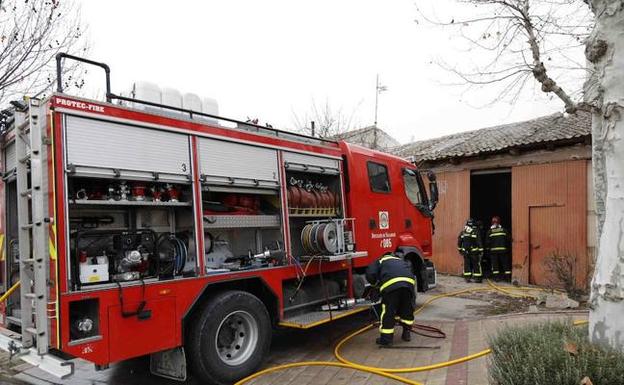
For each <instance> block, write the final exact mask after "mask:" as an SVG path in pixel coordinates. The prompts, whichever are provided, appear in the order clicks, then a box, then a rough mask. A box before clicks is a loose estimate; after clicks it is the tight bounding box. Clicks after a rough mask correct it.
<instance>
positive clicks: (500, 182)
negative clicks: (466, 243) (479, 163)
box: [470, 169, 511, 233]
mask: <svg viewBox="0 0 624 385" xmlns="http://www.w3.org/2000/svg"><path fill="white" fill-rule="evenodd" d="M495 215H498V216H499V217H500V218H501V224H502V225H503V227H504V228H505V229H507V230H508V231H509V232H510V233H511V171H510V170H508V169H504V170H495V171H475V172H473V173H472V175H471V176H470V216H471V217H472V218H474V219H475V220H478V221H479V220H480V221H482V223H483V228H484V231H485V230H487V229H488V228H489V227H490V221H491V219H492V217H493V216H495Z"/></svg>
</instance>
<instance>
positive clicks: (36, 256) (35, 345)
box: [0, 99, 73, 378]
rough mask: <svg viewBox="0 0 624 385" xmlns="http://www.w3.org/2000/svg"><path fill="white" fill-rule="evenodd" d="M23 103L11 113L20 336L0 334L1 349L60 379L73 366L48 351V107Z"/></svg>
mask: <svg viewBox="0 0 624 385" xmlns="http://www.w3.org/2000/svg"><path fill="white" fill-rule="evenodd" d="M27 102H28V104H27V105H26V104H25V105H23V106H22V107H23V108H19V109H17V110H16V112H15V129H16V133H15V134H16V135H15V155H16V160H17V162H16V173H17V217H18V227H19V232H18V234H19V238H18V239H19V277H20V313H21V314H20V318H21V322H20V323H21V336H19V335H15V334H10V333H1V334H0V347H2V348H4V349H5V350H8V351H9V352H10V353H11V354H14V355H17V356H20V358H22V359H23V360H24V361H26V362H28V363H30V364H32V365H35V366H38V367H40V368H41V369H43V370H45V371H47V372H49V373H51V374H54V375H56V376H58V377H61V378H63V377H67V376H69V375H71V374H72V373H73V363H70V362H67V361H65V360H62V359H60V358H57V357H54V356H52V355H50V354H49V352H48V350H49V329H50V328H49V317H48V292H49V290H50V287H49V282H50V280H49V275H50V254H49V250H48V231H49V224H50V216H49V215H48V214H47V193H46V191H47V185H46V184H45V183H47V168H46V166H47V151H46V148H45V147H44V146H43V142H44V135H45V134H46V130H45V129H46V112H47V105H46V103H42V102H41V101H40V100H38V99H29V100H28V101H27ZM54 317H56V309H55V315H54ZM54 317H52V318H54Z"/></svg>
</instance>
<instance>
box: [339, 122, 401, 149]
mask: <svg viewBox="0 0 624 385" xmlns="http://www.w3.org/2000/svg"><path fill="white" fill-rule="evenodd" d="M375 133H377V138H376V139H377V144H376V145H377V149H380V150H389V149H391V148H394V147H397V146H399V145H400V143H399V142H398V141H397V140H396V139H394V138H393V137H392V136H390V135H389V134H388V133H387V132H385V131H384V130H382V129H380V128H379V127H376V126H368V127H363V128H358V129H355V130H351V131H346V132H343V133H340V134H336V135H334V136H332V137H330V139H336V140H344V141H345V142H349V143H353V144H358V145H360V146H364V147H368V148H373V147H375V143H374V142H375Z"/></svg>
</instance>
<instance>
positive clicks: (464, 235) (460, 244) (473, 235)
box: [457, 218, 483, 283]
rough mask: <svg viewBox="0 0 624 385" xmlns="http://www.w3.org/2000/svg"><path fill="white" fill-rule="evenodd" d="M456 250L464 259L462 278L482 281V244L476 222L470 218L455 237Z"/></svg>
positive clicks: (468, 280) (467, 280)
mask: <svg viewBox="0 0 624 385" xmlns="http://www.w3.org/2000/svg"><path fill="white" fill-rule="evenodd" d="M457 250H458V251H459V253H460V254H461V255H462V256H463V257H464V278H465V279H466V282H470V280H471V279H472V278H474V280H475V282H477V283H480V282H481V280H482V279H483V271H482V270H481V258H482V257H483V242H482V240H481V234H480V233H479V230H478V228H477V224H476V222H475V221H474V220H473V219H472V218H471V219H468V221H466V225H465V226H464V229H463V230H462V231H461V232H460V233H459V236H458V237H457Z"/></svg>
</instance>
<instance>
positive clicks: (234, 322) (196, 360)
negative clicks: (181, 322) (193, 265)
mask: <svg viewBox="0 0 624 385" xmlns="http://www.w3.org/2000/svg"><path fill="white" fill-rule="evenodd" d="M187 338H188V339H187V341H186V344H185V345H186V349H187V351H188V353H189V355H188V359H189V361H190V364H191V367H192V368H193V371H194V372H195V374H196V375H198V376H199V377H201V378H202V379H204V380H206V381H208V382H209V383H215V384H231V383H233V382H236V381H237V380H239V379H241V378H243V377H246V376H248V375H250V374H252V373H253V372H255V371H256V370H257V369H258V368H259V367H260V365H261V364H262V361H263V359H264V358H265V357H266V356H267V353H268V350H269V347H270V345H271V320H270V318H269V313H268V312H267V309H266V307H265V306H264V304H263V303H262V301H260V300H259V299H258V298H257V297H256V296H254V295H252V294H250V293H247V292H244V291H226V292H223V293H219V294H217V295H216V296H215V297H214V298H211V299H210V300H209V301H208V302H207V304H206V306H204V308H203V309H202V310H201V311H200V314H199V315H198V317H197V318H196V319H195V320H194V321H193V324H191V325H190V330H189V334H188V335H187Z"/></svg>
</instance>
